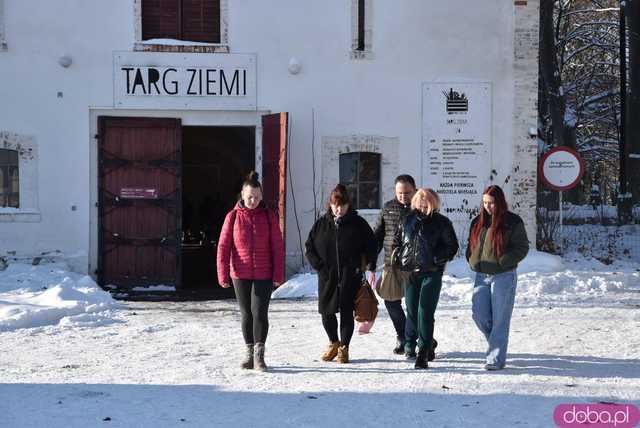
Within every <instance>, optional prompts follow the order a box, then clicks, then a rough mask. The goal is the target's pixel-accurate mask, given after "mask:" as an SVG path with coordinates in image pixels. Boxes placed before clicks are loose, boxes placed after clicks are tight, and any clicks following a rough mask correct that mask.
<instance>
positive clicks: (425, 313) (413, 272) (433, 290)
mask: <svg viewBox="0 0 640 428" xmlns="http://www.w3.org/2000/svg"><path fill="white" fill-rule="evenodd" d="M439 207H440V199H439V198H438V195H437V194H436V192H434V191H433V190H431V189H427V188H425V189H419V190H418V191H417V192H416V194H415V195H414V197H413V198H412V199H411V208H412V211H411V212H410V213H409V214H408V215H407V216H406V217H405V218H404V221H403V222H402V223H401V225H400V227H399V228H398V232H397V233H396V236H395V239H394V243H393V247H394V260H393V262H394V264H395V265H396V266H398V267H399V268H400V269H401V270H403V271H405V272H407V275H408V276H409V279H408V281H407V282H406V283H405V295H404V297H405V302H406V304H407V318H408V320H410V321H411V323H413V325H414V326H416V330H417V337H416V336H414V337H409V334H407V341H406V343H405V348H406V349H405V350H406V352H412V351H413V350H414V349H415V347H416V344H417V346H418V353H417V356H416V362H415V368H416V369H426V368H427V367H428V363H427V361H428V360H429V359H431V358H430V355H429V354H430V353H433V326H434V321H435V320H434V315H435V312H436V307H437V306H438V300H439V298H440V289H441V288H442V274H443V273H444V268H445V265H446V263H447V262H448V261H450V260H452V259H453V257H455V255H456V253H457V252H458V248H459V246H458V239H457V237H456V233H455V231H454V229H453V225H452V224H451V221H449V219H448V218H447V217H445V216H443V215H442V214H440V213H438V208H439ZM416 339H417V340H416Z"/></svg>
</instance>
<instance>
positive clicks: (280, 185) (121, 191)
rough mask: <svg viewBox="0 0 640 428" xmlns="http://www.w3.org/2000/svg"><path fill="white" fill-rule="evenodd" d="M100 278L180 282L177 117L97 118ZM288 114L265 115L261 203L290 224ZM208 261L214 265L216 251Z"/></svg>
mask: <svg viewBox="0 0 640 428" xmlns="http://www.w3.org/2000/svg"><path fill="white" fill-rule="evenodd" d="M98 127H99V134H98V144H99V149H98V271H97V274H98V282H99V283H100V284H101V285H103V286H104V285H115V286H117V287H118V288H121V289H129V288H131V287H135V286H150V285H167V286H174V287H176V289H177V290H180V289H181V288H182V286H183V284H182V281H181V280H182V277H183V276H182V260H181V259H182V257H181V254H182V252H181V241H182V239H183V230H182V224H183V222H182V207H183V203H182V202H183V201H182V178H183V174H182V170H183V168H182V138H183V130H182V124H181V121H180V119H175V118H138V117H136V118H132V117H110V116H102V117H99V119H98ZM287 129H288V115H287V113H277V114H272V115H266V116H263V117H262V177H263V189H264V200H265V202H266V203H267V204H268V205H269V206H270V207H271V208H273V209H276V210H277V211H278V213H279V216H280V226H281V230H282V231H283V235H284V231H285V230H286V229H285V216H286V168H287ZM211 263H215V258H214V255H213V254H212V260H211Z"/></svg>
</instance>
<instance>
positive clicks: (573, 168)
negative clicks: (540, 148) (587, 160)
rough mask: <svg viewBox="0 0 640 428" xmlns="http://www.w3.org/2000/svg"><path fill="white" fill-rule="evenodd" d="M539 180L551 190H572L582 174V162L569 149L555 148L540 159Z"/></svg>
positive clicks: (578, 156)
mask: <svg viewBox="0 0 640 428" xmlns="http://www.w3.org/2000/svg"><path fill="white" fill-rule="evenodd" d="M539 173H540V179H541V180H542V182H543V183H544V184H545V185H546V186H547V187H548V188H550V189H551V190H557V191H559V192H562V191H565V190H569V189H573V188H574V187H576V186H577V185H578V183H579V182H580V179H581V178H582V175H583V174H584V161H583V160H582V158H581V157H580V155H579V154H578V152H576V151H575V150H573V149H570V148H569V147H555V148H553V149H551V150H549V151H548V152H547V153H545V154H544V155H543V156H542V159H540V166H539Z"/></svg>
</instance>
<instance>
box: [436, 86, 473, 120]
mask: <svg viewBox="0 0 640 428" xmlns="http://www.w3.org/2000/svg"><path fill="white" fill-rule="evenodd" d="M442 93H443V94H444V96H445V98H446V99H447V114H463V113H467V112H468V111H469V100H468V99H467V96H466V95H465V94H464V92H463V93H459V92H456V91H454V90H453V88H450V89H449V92H446V91H442Z"/></svg>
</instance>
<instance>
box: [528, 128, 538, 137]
mask: <svg viewBox="0 0 640 428" xmlns="http://www.w3.org/2000/svg"><path fill="white" fill-rule="evenodd" d="M537 136H538V128H536V127H535V126H530V127H529V137H531V138H536V137H537Z"/></svg>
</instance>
